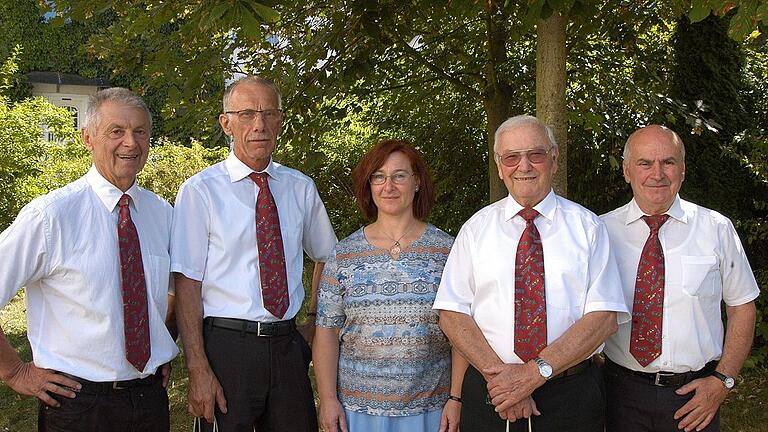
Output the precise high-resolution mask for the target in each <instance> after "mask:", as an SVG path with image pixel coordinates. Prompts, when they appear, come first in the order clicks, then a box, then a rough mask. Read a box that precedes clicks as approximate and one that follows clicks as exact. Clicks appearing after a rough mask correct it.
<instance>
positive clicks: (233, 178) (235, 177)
mask: <svg viewBox="0 0 768 432" xmlns="http://www.w3.org/2000/svg"><path fill="white" fill-rule="evenodd" d="M224 167H225V168H226V169H227V173H228V174H229V181H230V182H231V183H235V182H238V181H240V180H242V179H244V178H246V177H248V176H249V175H251V173H252V172H256V171H254V170H252V169H251V168H250V167H249V166H248V165H246V164H244V163H243V161H241V160H240V159H238V158H237V156H235V152H229V156H227V158H226V159H225V160H224ZM259 172H265V173H267V174H268V175H269V176H270V177H271V178H272V180H277V176H275V163H274V162H273V161H272V158H271V157H270V158H269V163H268V164H267V167H266V168H264V170H263V171H259Z"/></svg>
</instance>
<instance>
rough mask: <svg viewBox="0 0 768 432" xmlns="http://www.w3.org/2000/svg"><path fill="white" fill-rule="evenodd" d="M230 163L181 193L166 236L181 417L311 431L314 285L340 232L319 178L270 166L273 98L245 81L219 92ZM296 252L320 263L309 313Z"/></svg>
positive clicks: (276, 114) (254, 80)
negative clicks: (183, 370) (182, 364)
mask: <svg viewBox="0 0 768 432" xmlns="http://www.w3.org/2000/svg"><path fill="white" fill-rule="evenodd" d="M223 105H224V112H223V113H222V114H221V115H220V116H219V123H220V124H221V127H222V128H223V129H224V132H225V133H226V134H227V135H228V136H230V137H231V139H232V152H231V153H230V154H229V157H227V159H226V160H224V161H223V162H220V163H218V164H216V165H213V166H211V167H209V168H207V169H205V170H203V171H201V172H200V173H198V174H196V175H194V176H192V177H191V178H190V179H188V180H187V181H186V182H185V183H184V184H183V185H182V186H181V188H180V189H179V193H178V196H177V198H176V208H175V210H174V221H173V229H172V237H171V271H173V272H175V274H176V286H177V288H176V290H177V297H178V306H177V308H178V309H177V315H178V325H179V331H180V333H181V337H182V340H183V342H184V353H185V357H186V364H187V367H188V369H189V389H188V410H189V412H190V413H191V414H192V415H194V416H196V417H203V418H205V420H206V421H205V422H202V423H203V424H202V426H203V430H209V431H210V430H212V429H213V426H214V425H213V424H214V422H215V424H216V426H217V427H218V430H219V431H221V432H235V431H251V430H253V429H254V428H255V429H256V430H258V431H299V432H301V431H307V432H309V431H312V432H315V431H317V416H316V412H315V405H314V399H313V396H312V388H311V386H310V383H309V379H308V376H307V368H308V366H309V361H310V359H311V354H310V350H309V346H308V342H309V343H311V338H312V335H313V330H314V316H315V306H316V296H317V294H316V293H317V284H318V283H319V277H320V274H321V272H322V268H323V263H324V262H325V261H326V260H327V259H328V257H329V256H330V254H331V253H332V251H333V248H334V246H335V244H336V236H335V235H334V232H333V228H332V227H331V223H330V221H329V219H328V215H327V214H326V211H325V207H324V206H323V203H322V201H321V200H320V197H319V195H318V193H317V188H316V187H315V184H314V182H313V181H312V180H311V179H310V178H309V177H307V176H305V175H304V174H302V173H300V172H299V171H296V170H294V169H291V168H288V167H285V166H283V165H280V164H278V163H276V162H274V161H273V160H272V152H273V150H274V149H275V145H276V142H277V137H278V135H279V134H280V131H281V126H282V111H281V110H282V102H281V96H280V92H279V91H278V89H277V87H276V86H275V85H274V84H273V83H272V82H271V81H268V80H266V79H263V78H259V77H255V76H248V77H244V78H241V79H239V80H238V81H236V82H234V83H233V84H231V85H230V86H229V87H228V88H227V90H226V91H225V93H224V104H223ZM303 252H306V253H307V255H309V257H310V258H311V259H312V260H313V261H315V269H314V276H313V280H312V294H311V297H310V302H309V312H308V315H309V317H310V318H311V319H310V322H308V323H307V324H306V325H305V326H304V327H303V328H302V329H299V330H302V333H304V336H302V334H300V333H299V330H297V328H296V323H295V316H296V314H297V312H298V311H299V309H300V308H301V304H302V302H303V300H304V288H303V286H302V270H303V260H304V256H303Z"/></svg>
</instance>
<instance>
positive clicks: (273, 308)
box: [249, 172, 289, 318]
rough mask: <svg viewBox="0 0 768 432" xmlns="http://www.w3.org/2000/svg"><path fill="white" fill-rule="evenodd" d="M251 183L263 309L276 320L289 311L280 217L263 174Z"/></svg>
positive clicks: (256, 174)
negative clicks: (254, 194) (254, 187)
mask: <svg viewBox="0 0 768 432" xmlns="http://www.w3.org/2000/svg"><path fill="white" fill-rule="evenodd" d="M249 177H250V178H251V180H253V181H254V182H255V183H256V185H257V186H259V196H258V197H257V198H256V242H257V243H258V246H259V276H260V277H261V297H262V299H263V301H264V308H266V309H267V310H268V311H269V313H271V314H272V315H274V316H275V317H277V318H282V317H283V316H284V315H285V312H286V311H287V310H288V303H289V299H288V278H287V277H286V273H285V253H284V252H283V236H282V235H281V234H280V216H279V215H278V214H277V206H276V205H275V199H274V198H273V197H272V192H270V191H269V182H268V181H267V174H266V173H263V172H262V173H251V174H250V176H249Z"/></svg>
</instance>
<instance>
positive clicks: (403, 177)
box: [369, 171, 413, 185]
mask: <svg viewBox="0 0 768 432" xmlns="http://www.w3.org/2000/svg"><path fill="white" fill-rule="evenodd" d="M411 176H413V174H412V173H409V172H406V171H397V172H395V173H393V174H390V175H384V174H383V173H373V174H371V178H370V179H369V181H370V182H371V184H372V185H383V184H384V183H386V182H387V179H391V180H392V183H394V184H398V185H401V184H405V182H407V181H408V178H409V177H411Z"/></svg>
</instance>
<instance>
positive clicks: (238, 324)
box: [204, 317, 296, 337]
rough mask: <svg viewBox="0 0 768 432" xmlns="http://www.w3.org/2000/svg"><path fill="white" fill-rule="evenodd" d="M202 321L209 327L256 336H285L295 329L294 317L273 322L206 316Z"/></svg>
mask: <svg viewBox="0 0 768 432" xmlns="http://www.w3.org/2000/svg"><path fill="white" fill-rule="evenodd" d="M204 323H205V325H207V326H210V327H216V328H221V329H226V330H235V331H239V332H242V333H247V334H254V335H256V336H263V337H272V336H286V335H289V334H291V333H292V332H293V331H294V330H296V320H295V319H289V320H286V321H274V322H258V321H248V320H242V319H236V318H219V317H208V318H206V319H205V320H204Z"/></svg>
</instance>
